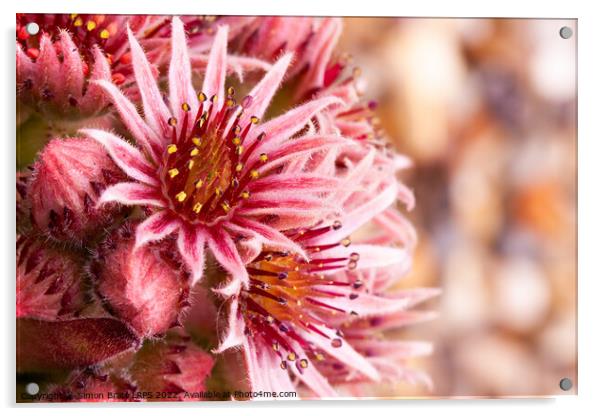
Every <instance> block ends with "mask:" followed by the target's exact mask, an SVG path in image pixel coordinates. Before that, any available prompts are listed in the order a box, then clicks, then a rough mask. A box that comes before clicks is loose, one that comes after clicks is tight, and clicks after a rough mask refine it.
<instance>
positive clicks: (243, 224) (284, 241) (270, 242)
mask: <svg viewBox="0 0 602 416" xmlns="http://www.w3.org/2000/svg"><path fill="white" fill-rule="evenodd" d="M228 228H231V229H232V230H235V231H237V232H240V233H242V234H243V235H244V233H245V232H246V233H251V234H253V236H255V237H258V238H259V239H260V240H261V241H262V242H263V243H264V244H265V245H267V246H273V247H277V248H281V249H284V250H288V251H292V252H293V253H296V254H299V255H300V256H301V257H303V258H305V259H307V255H306V254H305V251H304V250H303V248H302V247H301V246H300V245H299V244H297V243H295V242H294V241H293V240H291V239H290V238H288V237H286V236H285V235H284V234H282V233H281V232H279V231H278V230H276V229H274V228H272V227H270V226H267V225H263V224H262V223H260V222H258V221H253V220H250V219H245V218H242V217H239V218H237V219H236V223H230V224H228Z"/></svg>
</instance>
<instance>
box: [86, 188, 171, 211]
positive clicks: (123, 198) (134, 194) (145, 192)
mask: <svg viewBox="0 0 602 416" xmlns="http://www.w3.org/2000/svg"><path fill="white" fill-rule="evenodd" d="M107 202H119V203H120V204H123V205H152V206H155V207H159V208H164V207H165V203H164V202H163V200H162V198H161V195H160V194H159V193H158V192H157V189H156V188H151V187H150V186H146V185H143V184H140V183H137V182H121V183H118V184H115V185H113V186H109V187H108V188H107V189H105V190H104V192H103V193H102V195H101V196H100V199H99V200H98V202H97V205H102V204H105V203H107Z"/></svg>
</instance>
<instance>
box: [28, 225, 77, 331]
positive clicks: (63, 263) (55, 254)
mask: <svg viewBox="0 0 602 416" xmlns="http://www.w3.org/2000/svg"><path fill="white" fill-rule="evenodd" d="M81 276H82V270H81V268H80V267H79V265H78V264H77V263H76V261H75V260H74V259H73V258H72V257H71V256H70V255H69V254H67V253H64V252H62V251H59V250H57V249H54V248H52V247H51V246H49V245H48V244H46V243H43V242H41V241H39V240H37V239H35V238H33V237H24V236H19V237H18V238H17V318H39V319H46V320H56V319H61V318H69V317H73V316H77V314H78V312H79V311H80V310H81V309H83V307H84V306H85V299H84V292H83V290H82V285H81V283H82V281H81Z"/></svg>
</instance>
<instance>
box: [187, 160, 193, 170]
mask: <svg viewBox="0 0 602 416" xmlns="http://www.w3.org/2000/svg"><path fill="white" fill-rule="evenodd" d="M193 166H194V160H189V161H188V169H189V170H190V169H192V167H193Z"/></svg>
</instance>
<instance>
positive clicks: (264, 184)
mask: <svg viewBox="0 0 602 416" xmlns="http://www.w3.org/2000/svg"><path fill="white" fill-rule="evenodd" d="M339 184H340V180H339V179H337V178H332V177H327V176H320V175H313V174H310V173H300V174H288V175H287V174H280V175H270V176H266V177H264V178H261V179H258V180H256V181H253V182H251V183H250V184H249V190H250V191H251V194H252V195H254V196H257V195H258V194H259V193H262V192H266V191H268V192H269V191H274V192H276V193H279V194H280V195H282V194H283V193H289V194H290V193H295V194H305V193H311V192H327V191H330V190H332V189H333V188H336V187H337V186H339Z"/></svg>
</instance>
